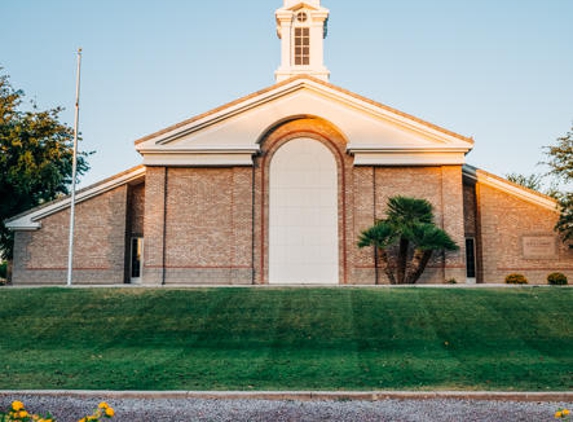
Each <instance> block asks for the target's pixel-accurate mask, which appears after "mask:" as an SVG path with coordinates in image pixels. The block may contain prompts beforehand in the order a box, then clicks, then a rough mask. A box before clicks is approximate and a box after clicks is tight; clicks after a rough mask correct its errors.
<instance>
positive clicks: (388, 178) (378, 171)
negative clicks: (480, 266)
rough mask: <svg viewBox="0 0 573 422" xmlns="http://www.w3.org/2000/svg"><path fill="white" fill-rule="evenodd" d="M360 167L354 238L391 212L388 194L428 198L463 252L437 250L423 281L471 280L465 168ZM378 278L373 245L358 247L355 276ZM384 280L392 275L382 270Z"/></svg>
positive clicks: (370, 280) (365, 280)
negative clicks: (466, 235)
mask: <svg viewBox="0 0 573 422" xmlns="http://www.w3.org/2000/svg"><path fill="white" fill-rule="evenodd" d="M353 172H354V189H355V193H354V195H355V199H356V202H355V209H354V216H355V219H354V238H355V239H357V238H358V236H359V234H360V232H361V231H363V230H364V229H367V228H368V227H370V226H371V225H372V224H373V222H374V221H376V220H377V219H381V218H384V217H385V211H386V206H387V203H388V199H389V198H391V197H393V196H397V195H401V196H410V197H415V198H420V199H426V200H428V201H429V202H430V203H431V204H432V205H433V207H434V215H435V222H436V224H437V225H438V226H439V227H442V228H443V229H444V230H446V231H447V232H448V233H449V234H450V236H451V237H452V238H453V240H454V241H455V242H456V243H457V244H458V245H459V246H460V248H461V250H460V251H459V252H452V253H447V254H436V255H435V256H434V257H433V258H432V260H431V261H430V263H429V265H428V268H427V269H426V271H425V272H424V274H423V276H422V278H421V279H420V281H419V283H438V284H439V283H443V282H444V281H445V280H447V279H449V278H455V279H456V280H457V281H458V282H464V281H465V255H464V244H465V240H464V230H463V194H462V187H461V167H459V166H451V167H450V166H448V167H356V168H354V170H353ZM375 278H376V270H375V266H374V253H373V251H372V248H367V249H364V250H361V251H357V252H355V266H354V269H353V280H354V282H356V283H360V284H373V283H374V280H375ZM378 282H379V283H380V284H388V283H389V280H388V279H387V277H386V275H385V274H384V273H383V272H382V271H378Z"/></svg>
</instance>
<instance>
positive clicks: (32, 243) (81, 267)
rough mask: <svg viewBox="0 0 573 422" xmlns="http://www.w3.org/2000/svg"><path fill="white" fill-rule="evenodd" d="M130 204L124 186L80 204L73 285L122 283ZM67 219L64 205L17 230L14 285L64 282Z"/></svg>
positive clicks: (65, 273) (67, 231)
mask: <svg viewBox="0 0 573 422" xmlns="http://www.w3.org/2000/svg"><path fill="white" fill-rule="evenodd" d="M126 203H127V187H126V186H122V187H119V188H116V189H114V190H112V191H109V192H106V193H104V194H101V195H99V196H97V197H94V198H91V199H89V200H87V201H85V202H81V203H78V204H77V205H76V225H75V237H74V239H75V240H74V261H73V282H74V284H117V283H123V281H124V251H125V230H126V227H125V215H126ZM69 220H70V216H69V209H66V210H63V211H60V212H58V213H55V214H53V215H50V216H48V217H46V218H44V219H42V220H41V221H40V223H41V224H42V228H41V229H40V230H37V231H31V232H17V233H16V250H15V256H14V274H13V280H12V281H13V283H14V284H16V285H24V284H65V283H66V278H67V277H66V275H67V265H68V264H67V263H68V242H69Z"/></svg>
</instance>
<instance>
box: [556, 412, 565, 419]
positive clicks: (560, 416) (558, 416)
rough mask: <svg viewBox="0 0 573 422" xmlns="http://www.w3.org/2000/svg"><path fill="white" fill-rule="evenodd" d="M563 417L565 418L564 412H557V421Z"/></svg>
mask: <svg viewBox="0 0 573 422" xmlns="http://www.w3.org/2000/svg"><path fill="white" fill-rule="evenodd" d="M562 417H563V412H561V411H558V412H555V419H561V418H562Z"/></svg>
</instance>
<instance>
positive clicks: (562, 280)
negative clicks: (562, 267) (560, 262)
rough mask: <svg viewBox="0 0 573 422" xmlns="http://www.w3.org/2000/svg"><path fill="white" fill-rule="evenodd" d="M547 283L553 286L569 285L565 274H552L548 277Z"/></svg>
mask: <svg viewBox="0 0 573 422" xmlns="http://www.w3.org/2000/svg"><path fill="white" fill-rule="evenodd" d="M547 283H549V284H551V285H552V286H565V285H567V283H568V281H567V276H566V275H565V274H563V273H551V274H549V275H548V276H547Z"/></svg>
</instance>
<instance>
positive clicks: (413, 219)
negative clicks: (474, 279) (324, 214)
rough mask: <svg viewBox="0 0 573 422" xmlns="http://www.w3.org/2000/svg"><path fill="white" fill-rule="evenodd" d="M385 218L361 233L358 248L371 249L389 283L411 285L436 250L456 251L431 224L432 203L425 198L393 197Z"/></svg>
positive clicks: (419, 275) (447, 237)
mask: <svg viewBox="0 0 573 422" xmlns="http://www.w3.org/2000/svg"><path fill="white" fill-rule="evenodd" d="M386 214H387V217H386V218H385V219H382V220H379V221H377V222H376V223H375V224H374V225H373V226H372V227H370V228H369V229H367V230H364V231H363V232H362V233H361V235H360V237H359V240H358V246H359V247H360V248H365V247H368V246H374V247H375V248H376V251H377V254H378V256H379V258H380V261H381V262H380V266H381V268H382V270H383V271H384V273H385V274H386V276H387V277H388V279H389V280H390V283H391V284H415V283H416V282H417V281H418V280H419V279H420V277H421V275H422V274H423V273H424V270H425V269H426V266H427V265H428V263H429V262H430V259H431V258H432V255H433V253H434V252H436V251H440V250H447V251H454V250H457V249H459V247H458V246H457V245H456V244H455V242H454V241H453V240H452V239H451V238H450V236H449V235H448V234H447V233H446V232H445V231H444V230H442V229H440V228H439V227H437V226H436V225H435V223H434V213H433V207H432V204H430V203H429V202H428V201H427V200H425V199H417V198H409V197H404V196H395V197H393V198H390V199H389V200H388V209H387V213H386Z"/></svg>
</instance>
